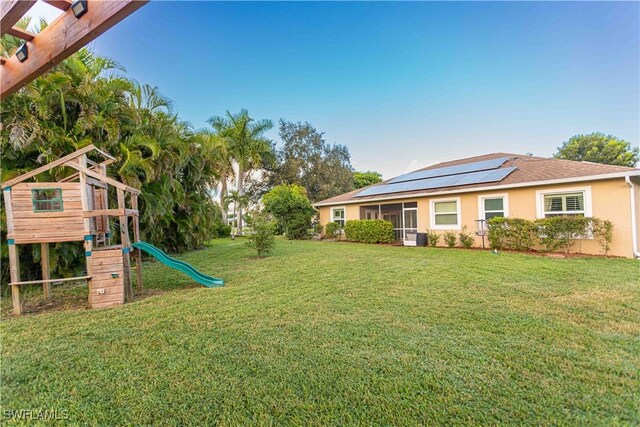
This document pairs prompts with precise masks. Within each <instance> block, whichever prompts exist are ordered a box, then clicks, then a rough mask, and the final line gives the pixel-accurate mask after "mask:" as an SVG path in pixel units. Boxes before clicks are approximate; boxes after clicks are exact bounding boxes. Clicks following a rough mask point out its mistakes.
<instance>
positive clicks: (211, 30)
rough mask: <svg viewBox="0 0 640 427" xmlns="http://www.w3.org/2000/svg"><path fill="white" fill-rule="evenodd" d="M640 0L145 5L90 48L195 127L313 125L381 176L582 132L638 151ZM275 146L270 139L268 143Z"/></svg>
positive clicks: (539, 146)
mask: <svg viewBox="0 0 640 427" xmlns="http://www.w3.org/2000/svg"><path fill="white" fill-rule="evenodd" d="M639 16H640V4H639V3H631V2H629V3H580V2H572V3H514V2H509V3H266V2H265V3H223V2H166V1H153V0H152V1H151V2H150V3H149V4H148V5H146V6H144V7H143V8H142V9H140V10H139V11H137V12H136V13H134V14H133V15H132V16H130V17H129V18H127V19H126V20H125V21H123V22H121V23H120V24H118V25H117V26H116V27H114V28H113V29H111V30H110V31H109V32H107V33H105V34H104V35H102V36H101V37H100V38H99V39H98V40H97V41H95V42H94V43H93V44H92V46H93V47H94V49H95V50H96V51H97V52H98V53H99V54H103V55H107V56H110V57H112V58H113V59H115V60H117V61H119V62H120V63H121V64H122V65H123V66H124V67H126V69H127V73H128V75H129V76H130V77H132V78H135V79H136V80H138V81H139V82H141V83H149V84H151V85H157V86H158V87H159V88H160V89H161V91H162V92H163V93H164V94H166V95H167V96H169V97H170V98H171V99H173V101H174V102H175V107H176V109H177V111H178V112H179V113H180V116H181V117H182V118H183V119H185V120H187V121H189V122H191V123H192V124H193V126H194V127H196V128H199V127H204V126H206V123H205V121H206V119H207V118H208V117H210V116H212V115H219V114H223V113H224V111H225V110H227V109H229V110H231V111H233V112H236V111H238V110H240V108H247V109H248V110H249V112H250V113H251V115H252V116H253V117H256V118H269V119H272V120H273V121H274V124H275V123H277V121H278V119H279V118H281V117H283V118H286V119H288V120H294V121H298V120H301V121H305V120H306V121H310V122H311V123H313V124H314V125H315V126H316V127H317V128H318V129H319V130H321V131H324V132H325V133H326V138H327V140H329V141H331V142H337V143H340V144H345V145H347V146H348V147H349V149H350V151H351V155H352V163H353V164H354V166H355V167H356V168H357V169H371V170H378V171H380V172H382V173H383V174H384V176H385V177H387V178H388V177H391V176H394V175H398V174H400V173H403V172H405V171H408V170H412V169H416V168H418V167H422V166H425V165H427V164H431V163H434V162H438V161H443V160H448V159H454V158H459V157H466V156H471V155H477V154H483V153H488V152H496V151H507V152H518V153H526V152H532V153H534V154H536V155H544V156H548V155H551V154H553V152H554V151H555V149H556V147H557V146H558V145H560V144H561V143H562V142H563V141H565V140H567V139H568V138H569V137H571V136H572V135H574V134H576V133H590V132H593V131H602V132H606V133H612V134H614V135H617V136H619V137H621V138H624V139H626V140H628V141H630V142H631V143H632V144H634V145H637V144H638V143H639V141H640V107H639V105H640V65H639V62H640V61H639V58H640V48H639V45H640V22H639V21H640V18H639ZM271 136H272V137H273V138H277V131H275V130H274V131H273V132H272V133H271Z"/></svg>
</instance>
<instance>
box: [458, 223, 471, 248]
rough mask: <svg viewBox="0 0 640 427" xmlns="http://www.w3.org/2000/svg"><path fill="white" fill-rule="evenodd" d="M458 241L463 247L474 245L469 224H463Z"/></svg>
mask: <svg viewBox="0 0 640 427" xmlns="http://www.w3.org/2000/svg"><path fill="white" fill-rule="evenodd" d="M458 242H460V246H462V247H463V248H466V249H469V248H470V247H472V246H473V242H474V240H473V236H471V234H469V233H468V232H467V226H466V225H465V226H463V227H462V230H460V232H459V233H458Z"/></svg>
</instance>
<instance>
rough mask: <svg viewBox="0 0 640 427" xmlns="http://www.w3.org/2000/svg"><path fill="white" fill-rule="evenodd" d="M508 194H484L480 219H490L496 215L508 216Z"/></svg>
mask: <svg viewBox="0 0 640 427" xmlns="http://www.w3.org/2000/svg"><path fill="white" fill-rule="evenodd" d="M507 203H508V202H507V197H506V196H484V197H480V219H481V220H482V219H484V220H486V221H489V220H490V219H491V218H495V217H503V218H504V217H506V216H508V214H507Z"/></svg>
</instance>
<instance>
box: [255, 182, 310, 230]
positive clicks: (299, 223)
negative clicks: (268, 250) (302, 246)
mask: <svg viewBox="0 0 640 427" xmlns="http://www.w3.org/2000/svg"><path fill="white" fill-rule="evenodd" d="M262 203H263V204H264V210H265V212H268V213H270V214H272V215H273V216H274V217H275V219H276V221H277V224H276V227H277V232H278V233H280V234H282V233H286V235H287V238H289V239H304V238H307V237H309V229H310V228H311V218H312V217H313V215H314V211H313V208H312V207H311V202H310V201H309V198H308V197H307V191H306V190H305V189H304V188H303V187H301V186H299V185H295V184H292V185H277V186H275V187H273V188H272V189H271V191H269V192H268V193H267V194H265V195H264V197H263V198H262Z"/></svg>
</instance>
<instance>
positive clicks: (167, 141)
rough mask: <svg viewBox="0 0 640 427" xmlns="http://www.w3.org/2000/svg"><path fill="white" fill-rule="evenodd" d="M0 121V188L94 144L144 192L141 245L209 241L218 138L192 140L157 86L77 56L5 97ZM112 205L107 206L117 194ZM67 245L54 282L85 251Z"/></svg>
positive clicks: (48, 176) (55, 250) (10, 43)
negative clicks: (142, 243) (138, 82)
mask: <svg viewBox="0 0 640 427" xmlns="http://www.w3.org/2000/svg"><path fill="white" fill-rule="evenodd" d="M23 24H24V22H22V23H21V24H20V25H23ZM14 39H15V38H12V36H9V35H5V36H2V38H0V42H1V45H0V49H2V51H3V52H5V53H7V52H11V51H13V50H14V49H15V46H16V45H19V43H21V42H20V41H19V40H14ZM0 121H1V122H2V127H0V150H1V152H2V156H1V157H0V162H1V171H2V180H8V179H11V178H13V177H16V176H18V175H20V174H22V173H25V172H27V171H30V170H33V169H35V168H37V167H39V166H42V165H43V164H44V163H47V162H50V161H52V160H55V159H57V158H60V157H62V156H64V155H66V154H69V153H71V152H73V151H74V150H76V149H78V148H82V147H84V146H86V145H88V144H90V143H93V144H95V145H96V146H97V147H98V148H100V149H102V150H104V151H107V152H109V153H111V154H112V155H113V156H114V157H115V158H116V161H115V162H114V164H113V165H112V166H111V167H110V173H112V174H113V175H114V176H115V177H116V178H118V179H119V180H121V181H122V182H124V183H126V184H129V185H132V186H135V187H138V188H140V189H141V195H140V198H139V210H140V226H141V227H140V232H141V238H142V239H143V240H146V241H148V242H151V243H152V244H154V245H157V246H160V247H161V248H163V249H164V250H166V251H169V252H178V251H184V250H190V249H195V248H198V247H202V245H203V244H204V242H205V241H207V240H209V239H210V238H211V237H212V233H213V229H214V227H213V224H214V222H215V221H216V220H217V214H216V209H215V204H214V203H213V200H212V198H211V189H212V188H213V187H215V185H216V183H217V182H218V180H220V173H219V171H218V163H217V161H216V159H217V157H218V156H219V155H220V151H221V146H220V139H215V138H211V139H206V138H202V137H201V136H199V134H198V133H194V132H193V131H192V129H191V128H190V127H189V126H188V125H187V124H186V123H185V122H183V121H181V120H180V119H179V117H178V116H177V115H176V114H175V113H174V112H173V109H172V105H171V101H170V100H168V99H167V98H166V97H164V96H163V95H162V94H161V93H160V91H159V90H158V89H157V88H155V87H151V86H148V85H140V84H137V83H135V82H134V81H132V80H130V79H128V78H126V77H125V76H124V75H123V70H122V69H121V67H119V66H118V64H116V63H115V62H113V61H112V60H109V59H106V58H101V57H99V56H96V55H95V54H93V53H92V52H91V51H90V50H88V49H81V50H80V51H78V52H77V53H75V54H73V55H71V56H70V57H69V58H67V59H66V60H64V61H63V62H61V63H60V64H58V65H57V66H55V67H54V68H53V69H52V70H51V71H49V72H48V73H47V74H45V75H43V76H40V77H38V78H37V79H35V80H33V81H32V82H30V83H29V84H28V85H27V86H26V87H25V88H24V89H22V90H20V91H18V92H16V93H14V94H12V95H11V96H9V97H7V98H6V99H4V100H3V101H2V103H1V104H0ZM72 173H73V171H72V170H70V169H69V168H54V169H52V170H51V171H49V172H47V173H44V174H41V175H39V176H38V177H37V178H36V179H37V180H39V181H54V180H56V179H62V178H65V177H67V176H69V175H70V174H72ZM110 197H111V198H112V201H111V202H112V203H113V202H114V200H113V199H114V198H115V194H111V195H110ZM0 205H2V206H3V204H2V202H1V201H0ZM2 209H4V208H2ZM2 226H3V227H5V225H4V222H3V223H2ZM0 240H1V241H2V245H3V248H2V251H1V253H2V262H0V264H1V265H2V283H7V281H8V278H7V265H8V263H7V262H6V254H7V250H6V246H5V245H6V228H5V229H3V230H2V236H1V238H0ZM74 245H76V244H75V243H54V244H52V245H51V253H50V257H51V261H52V262H51V264H52V266H53V271H52V275H53V276H65V275H74V274H76V273H78V272H79V271H81V270H83V269H84V257H83V255H82V254H83V252H82V251H81V249H80V250H79V248H77V247H76V246H74ZM34 247H35V246H34ZM22 253H23V254H24V255H25V257H24V259H21V264H22V271H23V272H24V273H25V275H24V276H25V279H26V280H29V279H39V278H40V277H39V276H38V275H39V274H40V273H39V271H40V269H39V268H38V267H37V265H35V264H33V263H34V261H35V262H38V259H39V258H38V257H37V253H35V252H34V255H36V256H34V257H30V256H29V257H28V256H27V255H29V254H27V253H26V251H22ZM33 272H37V273H33ZM76 275H77V274H76Z"/></svg>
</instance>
